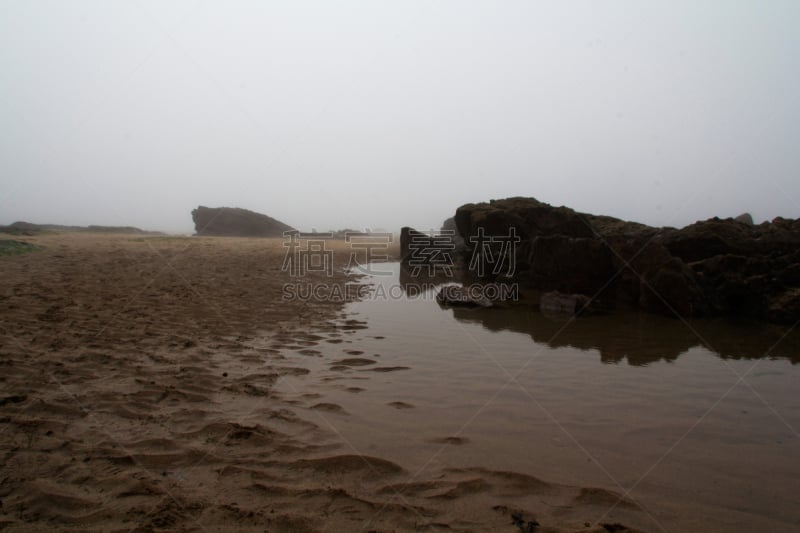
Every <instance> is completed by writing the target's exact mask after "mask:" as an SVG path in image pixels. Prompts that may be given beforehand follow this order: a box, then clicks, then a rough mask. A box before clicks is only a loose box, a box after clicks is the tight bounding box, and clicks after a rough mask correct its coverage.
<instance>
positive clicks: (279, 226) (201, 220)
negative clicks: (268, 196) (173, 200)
mask: <svg viewBox="0 0 800 533" xmlns="http://www.w3.org/2000/svg"><path fill="white" fill-rule="evenodd" d="M192 219H193V220H194V227H195V232H196V233H197V235H213V236H218V237H282V236H283V232H285V231H292V230H293V229H294V228H292V227H291V226H289V225H288V224H284V223H283V222H280V221H278V220H275V219H274V218H272V217H269V216H267V215H262V214H261V213H256V212H255V211H250V210H248V209H241V208H238V207H205V206H202V205H201V206H199V207H198V208H197V209H194V210H193V211H192Z"/></svg>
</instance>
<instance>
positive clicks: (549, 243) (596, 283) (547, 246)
mask: <svg viewBox="0 0 800 533" xmlns="http://www.w3.org/2000/svg"><path fill="white" fill-rule="evenodd" d="M528 262H529V264H530V272H529V276H528V280H529V281H531V282H532V283H533V284H534V285H535V286H536V287H538V288H540V289H545V290H559V291H561V292H568V293H571V292H577V293H583V294H595V293H597V292H599V291H602V290H603V289H605V288H606V286H607V285H608V284H610V283H611V282H612V281H613V276H614V267H613V262H612V253H611V250H610V249H609V248H608V246H607V245H606V244H605V243H604V242H603V241H601V240H599V239H593V238H587V237H569V236H567V235H559V234H557V235H541V236H539V237H536V238H534V239H533V242H532V245H531V250H530V257H529V260H528Z"/></svg>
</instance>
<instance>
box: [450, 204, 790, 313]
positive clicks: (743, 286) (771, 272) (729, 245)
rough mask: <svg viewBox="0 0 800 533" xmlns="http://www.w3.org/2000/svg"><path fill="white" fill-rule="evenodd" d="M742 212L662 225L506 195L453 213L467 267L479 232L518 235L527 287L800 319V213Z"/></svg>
mask: <svg viewBox="0 0 800 533" xmlns="http://www.w3.org/2000/svg"><path fill="white" fill-rule="evenodd" d="M737 218H738V220H737V219H733V218H728V219H719V218H712V219H709V220H705V221H700V222H697V223H695V224H691V225H689V226H686V227H685V228H682V229H675V228H654V227H650V226H646V225H643V224H638V223H634V222H627V221H623V220H619V219H616V218H613V217H607V216H597V215H590V214H586V213H579V212H576V211H574V210H572V209H569V208H567V207H553V206H550V205H548V204H546V203H543V202H539V201H538V200H536V199H533V198H508V199H505V200H492V201H490V202H488V203H479V204H467V205H463V206H461V207H459V208H458V210H457V211H456V214H455V217H454V220H455V225H456V227H457V229H458V233H459V235H460V236H461V237H463V238H464V242H465V243H466V246H465V251H464V252H463V254H462V255H463V256H462V257H461V258H460V259H461V260H462V261H463V263H464V264H466V265H469V264H470V256H473V257H474V254H475V253H476V247H477V246H478V244H476V239H475V236H477V235H479V233H480V232H483V234H485V235H493V236H508V235H510V234H512V233H513V234H514V235H516V236H517V237H518V238H519V239H518V240H519V242H518V243H517V244H516V247H515V254H514V260H513V265H512V266H513V268H512V269H510V272H509V273H506V276H508V277H510V279H512V280H513V281H515V282H518V283H520V284H521V285H523V286H525V287H530V288H534V289H537V290H543V291H559V292H561V293H565V294H583V295H586V296H587V297H589V298H590V299H591V300H592V301H593V303H602V307H603V308H608V307H609V305H611V306H612V307H620V306H623V307H635V308H640V309H644V310H646V311H651V312H656V313H662V314H666V315H672V316H681V317H687V316H697V315H737V316H749V317H755V318H760V319H766V320H771V321H778V322H794V321H796V320H798V319H800V220H789V219H783V218H776V219H775V220H773V221H772V222H765V223H763V224H759V225H753V224H752V223H751V221H752V217H744V216H740V217H737ZM477 242H480V241H477ZM490 248H491V245H490ZM494 251H495V252H498V251H499V249H498V248H496V247H495V248H494ZM471 274H472V275H473V276H474V275H475V273H474V272H471ZM497 276H498V274H497V272H495V271H493V270H487V271H485V272H483V274H482V275H480V276H478V277H479V278H481V281H483V282H492V281H495V280H496V279H497Z"/></svg>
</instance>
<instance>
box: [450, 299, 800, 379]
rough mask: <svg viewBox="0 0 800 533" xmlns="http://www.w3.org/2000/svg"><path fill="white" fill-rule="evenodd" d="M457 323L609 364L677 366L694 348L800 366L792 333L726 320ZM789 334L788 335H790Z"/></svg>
mask: <svg viewBox="0 0 800 533" xmlns="http://www.w3.org/2000/svg"><path fill="white" fill-rule="evenodd" d="M445 312H450V313H453V317H454V318H455V319H456V320H459V321H461V322H465V323H478V324H481V325H482V326H483V327H484V328H486V329H487V330H489V331H493V332H500V331H513V332H517V333H525V334H528V335H530V336H531V338H532V339H533V341H534V342H537V343H544V344H547V345H548V346H551V347H553V348H557V347H562V346H571V347H574V348H578V349H581V350H598V351H599V352H600V358H601V360H602V361H603V362H604V363H618V362H621V361H622V360H623V359H627V361H628V363H629V364H631V365H646V364H649V363H653V362H656V361H660V360H664V361H673V360H675V359H677V358H678V357H679V356H680V355H681V354H683V353H685V352H687V351H688V350H689V349H690V348H693V347H695V346H704V347H705V348H707V349H708V350H710V351H712V352H714V353H715V354H717V355H718V356H719V357H721V358H723V359H760V358H763V357H770V358H784V359H789V360H790V361H791V362H792V363H793V364H794V363H797V362H800V335H798V334H797V332H796V331H790V329H789V328H788V327H785V326H777V325H774V324H763V323H758V322H751V321H731V320H722V319H709V320H698V319H693V320H690V321H683V320H679V319H671V318H665V317H661V316H657V315H651V314H644V313H618V314H610V315H603V316H592V317H584V318H577V319H573V318H572V317H568V316H559V315H555V316H547V315H544V314H542V313H541V312H540V311H539V310H538V309H533V308H530V307H527V308H525V307H521V306H519V307H508V308H495V309H463V308H461V309H456V308H453V309H448V310H446V311H445ZM787 333H788V334H787Z"/></svg>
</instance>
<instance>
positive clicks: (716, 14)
mask: <svg viewBox="0 0 800 533" xmlns="http://www.w3.org/2000/svg"><path fill="white" fill-rule="evenodd" d="M798 21H800V2H797V1H794V0H787V1H778V0H770V1H755V0H754V1H750V2H737V1H732V0H731V1H729V0H720V1H697V0H693V1H686V2H679V1H674V0H670V1H663V2H646V1H630V2H621V1H620V2H599V1H590V2H561V1H554V2H533V1H531V2H511V1H501V2H488V1H487V2H467V1H430V2H428V1H425V2H411V1H402V2H400V1H397V2H378V1H365V2H352V1H341V0H339V1H335V2H331V1H325V2H298V1H291V2H289V1H286V2H158V1H98V2H88V1H70V2H60V1H53V2H42V1H35V0H34V1H8V0H5V1H0V223H10V222H13V221H15V220H27V221H31V222H39V223H62V224H81V225H85V224H105V225H135V226H139V227H142V228H145V229H161V230H167V231H175V232H187V233H188V232H192V231H193V225H192V221H191V216H190V211H191V210H192V208H194V207H196V206H197V205H200V204H202V205H208V206H237V207H245V208H249V209H253V210H256V211H259V212H262V213H266V214H269V215H270V216H273V217H275V218H277V219H279V220H282V221H284V222H286V223H288V224H291V225H293V226H295V227H298V228H300V229H304V230H310V229H312V228H316V229H318V230H321V231H324V230H327V229H334V228H344V227H350V228H355V229H364V228H373V229H374V228H388V229H397V228H399V227H400V226H401V225H412V226H416V227H418V228H421V229H426V228H430V227H438V226H439V225H440V224H441V222H442V220H443V219H444V218H446V217H448V216H451V215H452V213H453V212H454V211H455V209H456V207H458V206H459V205H461V204H463V203H466V202H478V201H486V200H489V199H490V198H503V197H507V196H534V197H536V198H538V199H540V200H542V201H546V202H548V203H551V204H554V205H567V206H570V207H573V208H575V209H578V210H581V211H588V212H593V213H602V214H610V215H613V216H617V217H621V218H626V219H630V220H636V221H640V222H645V223H649V224H654V225H673V226H683V225H685V224H688V223H691V222H694V221H695V220H698V219H705V218H709V217H711V216H715V215H718V216H723V217H724V216H736V215H738V214H740V213H741V212H744V211H749V212H751V213H752V214H753V216H754V218H755V219H756V221H757V222H760V221H763V220H765V219H772V218H773V217H775V216H778V215H781V216H787V217H793V218H794V217H800V99H798V97H797V94H798V91H800V89H799V88H800V31H798Z"/></svg>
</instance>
